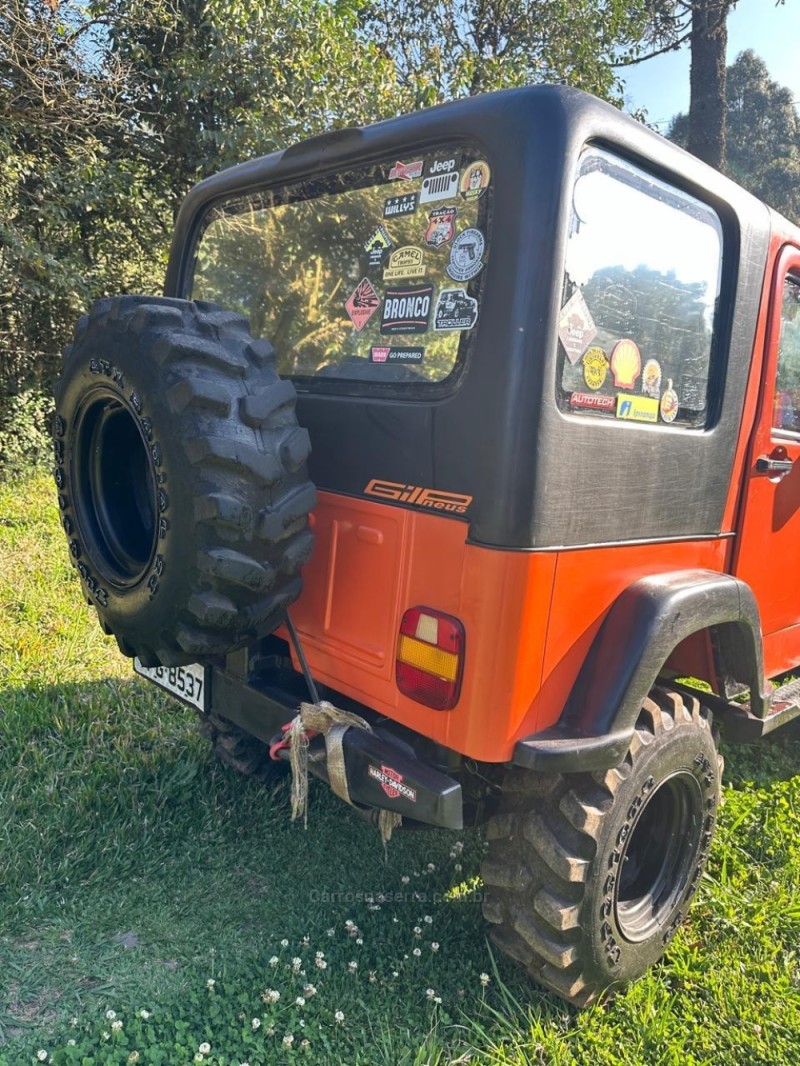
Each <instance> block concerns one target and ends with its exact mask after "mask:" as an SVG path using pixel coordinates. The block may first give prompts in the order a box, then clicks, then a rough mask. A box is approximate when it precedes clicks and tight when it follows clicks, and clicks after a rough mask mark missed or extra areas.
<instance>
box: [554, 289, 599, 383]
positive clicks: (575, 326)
mask: <svg viewBox="0 0 800 1066" xmlns="http://www.w3.org/2000/svg"><path fill="white" fill-rule="evenodd" d="M558 336H559V338H560V339H561V343H562V344H563V345H564V351H565V352H566V353H567V358H568V359H569V361H570V363H572V364H573V366H574V364H575V363H577V361H578V360H579V359H580V357H581V356H582V355H583V353H584V352H585V351H586V349H587V348H588V347H589V345H590V344H591V343H592V341H593V340H594V338H595V337H596V336H597V327H596V326H595V324H594V319H593V318H592V313H591V311H590V310H589V308H588V306H587V304H586V301H585V300H584V298H583V294H582V293H581V291H580V289H576V290H575V292H574V293H573V294H572V296H570V298H569V299H568V300H567V302H566V303H565V304H564V306H563V307H562V308H561V315H560V316H559V319H558Z"/></svg>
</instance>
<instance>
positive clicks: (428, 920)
mask: <svg viewBox="0 0 800 1066" xmlns="http://www.w3.org/2000/svg"><path fill="white" fill-rule="evenodd" d="M422 920H423V922H424V923H425V924H426V925H433V918H431V916H430V914H426V915H425V917H424V918H423V919H422Z"/></svg>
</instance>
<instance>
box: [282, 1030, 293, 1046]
mask: <svg viewBox="0 0 800 1066" xmlns="http://www.w3.org/2000/svg"><path fill="white" fill-rule="evenodd" d="M293 1043H294V1037H293V1036H292V1034H291V1033H287V1034H286V1036H285V1037H284V1038H283V1046H284V1047H291V1046H292V1044H293Z"/></svg>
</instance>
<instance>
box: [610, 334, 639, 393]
mask: <svg viewBox="0 0 800 1066" xmlns="http://www.w3.org/2000/svg"><path fill="white" fill-rule="evenodd" d="M641 370H642V357H641V355H640V354H639V346H638V345H637V344H636V342H635V341H632V340H629V339H627V338H626V339H625V340H621V341H619V342H618V343H617V344H616V346H615V347H614V351H613V352H612V353H611V372H612V374H613V375H614V384H615V385H616V387H617V388H618V389H632V388H633V386H634V385H635V384H636V379H637V378H638V377H639V374H640V373H641Z"/></svg>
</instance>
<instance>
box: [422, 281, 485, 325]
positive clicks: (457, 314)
mask: <svg viewBox="0 0 800 1066" xmlns="http://www.w3.org/2000/svg"><path fill="white" fill-rule="evenodd" d="M477 321H478V301H477V300H476V299H474V298H473V297H472V296H467V290H466V289H442V291H441V292H440V293H439V299H438V300H437V301H436V312H435V314H434V316H433V328H434V329H437V330H440V331H441V330H448V329H472V327H473V326H474V325H475V323H476V322H477Z"/></svg>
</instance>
